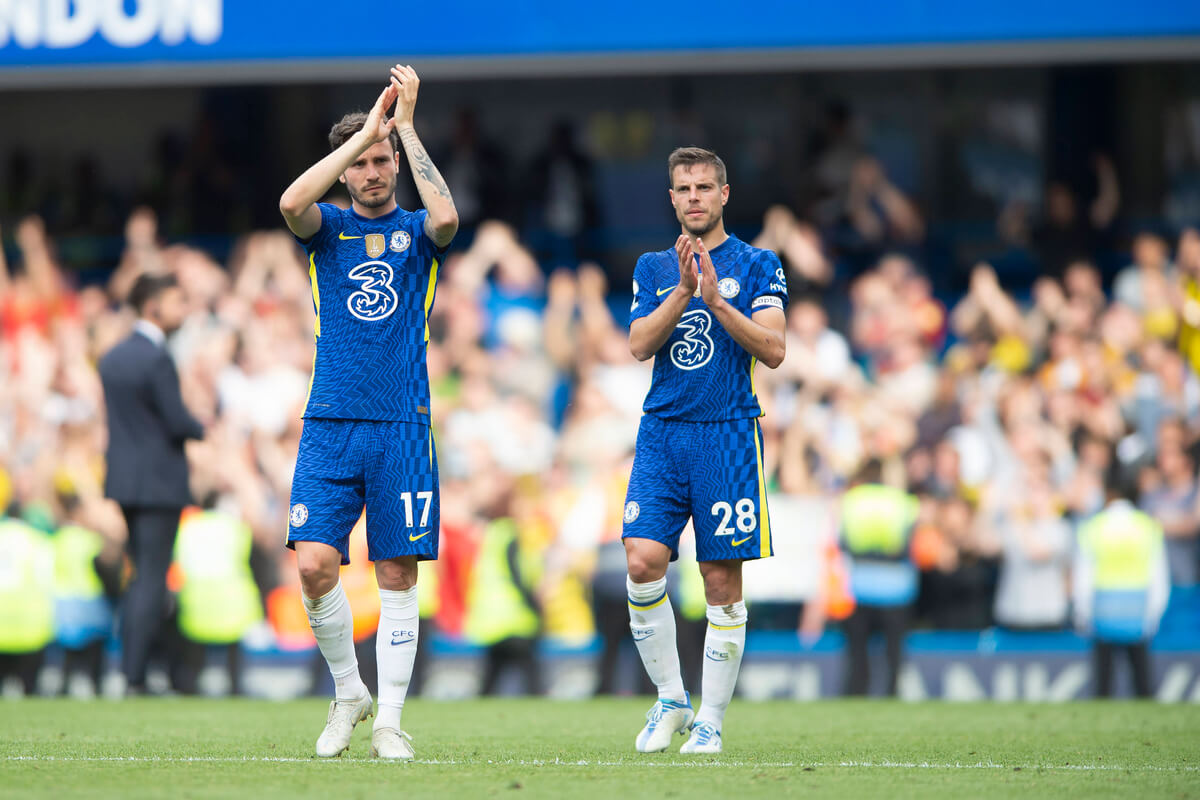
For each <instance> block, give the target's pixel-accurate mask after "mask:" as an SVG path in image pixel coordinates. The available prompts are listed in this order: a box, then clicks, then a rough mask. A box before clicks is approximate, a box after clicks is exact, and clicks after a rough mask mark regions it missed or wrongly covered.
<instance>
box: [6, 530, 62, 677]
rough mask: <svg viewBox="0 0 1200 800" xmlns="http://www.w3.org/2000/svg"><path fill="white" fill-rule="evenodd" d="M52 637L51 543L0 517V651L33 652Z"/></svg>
mask: <svg viewBox="0 0 1200 800" xmlns="http://www.w3.org/2000/svg"><path fill="white" fill-rule="evenodd" d="M53 639H54V546H53V545H52V544H51V542H50V539H49V537H48V536H47V535H46V534H44V533H42V532H41V531H39V530H38V529H36V528H34V527H33V526H31V525H28V524H26V523H24V522H21V521H20V520H15V519H0V653H13V654H17V653H35V652H37V651H38V650H41V649H42V648H43V647H45V646H46V645H48V644H49V643H50V642H51V640H53Z"/></svg>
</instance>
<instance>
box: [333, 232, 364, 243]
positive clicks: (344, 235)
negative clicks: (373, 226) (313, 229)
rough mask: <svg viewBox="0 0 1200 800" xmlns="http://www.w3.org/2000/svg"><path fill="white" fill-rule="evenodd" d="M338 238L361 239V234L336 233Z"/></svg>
mask: <svg viewBox="0 0 1200 800" xmlns="http://www.w3.org/2000/svg"><path fill="white" fill-rule="evenodd" d="M338 238H339V239H341V240H343V241H345V240H347V239H361V238H362V237H361V236H347V235H346V234H345V233H344V232H343V233H339V234H338Z"/></svg>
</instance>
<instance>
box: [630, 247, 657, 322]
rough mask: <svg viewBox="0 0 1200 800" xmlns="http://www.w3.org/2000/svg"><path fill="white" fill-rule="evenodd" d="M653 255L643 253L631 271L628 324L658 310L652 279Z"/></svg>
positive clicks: (655, 289) (653, 279) (653, 280)
mask: <svg viewBox="0 0 1200 800" xmlns="http://www.w3.org/2000/svg"><path fill="white" fill-rule="evenodd" d="M654 272H655V270H654V253H644V254H643V255H642V257H641V258H639V259H638V262H637V266H636V267H634V269H633V305H631V306H630V307H629V324H631V325H632V324H633V321H634V320H635V319H641V318H642V317H644V316H647V315H649V314H651V313H653V312H654V309H656V308H658V305H659V295H658V289H659V288H660V287H658V286H655V285H654V284H655V278H654Z"/></svg>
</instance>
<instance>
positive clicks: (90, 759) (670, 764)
mask: <svg viewBox="0 0 1200 800" xmlns="http://www.w3.org/2000/svg"><path fill="white" fill-rule="evenodd" d="M3 760H4V761H10V762H24V761H37V762H42V761H53V762H66V763H123V762H124V763H164V764H245V763H268V764H276V763H278V764H314V763H335V764H336V763H377V762H375V761H368V760H366V759H353V758H347V759H340V760H339V759H319V758H315V757H313V758H290V757H283V756H279V757H275V756H244V757H242V758H233V757H223V756H192V757H173V756H38V755H24V756H4V757H3ZM378 763H383V762H378ZM413 763H415V764H425V765H430V766H483V765H485V764H486V765H490V766H520V767H660V768H678V769H704V768H721V767H756V768H765V769H778V768H805V767H809V768H814V769H815V768H822V769H834V768H837V769H941V770H953V769H995V770H1022V771H1024V770H1030V771H1036V770H1060V771H1071V772H1200V765H1192V764H1180V765H1178V766H1169V767H1167V766H1155V765H1149V764H1143V765H1138V766H1131V765H1122V764H997V763H995V762H992V761H979V762H975V763H963V762H955V763H952V764H951V763H936V762H931V761H829V762H821V761H817V762H810V763H805V762H796V761H779V762H763V761H721V760H712V761H652V760H649V759H646V760H642V759H636V760H620V761H587V760H580V761H564V760H562V759H554V760H542V759H528V760H527V759H504V760H500V761H493V760H488V761H458V760H440V759H417V760H416V761H414V762H413Z"/></svg>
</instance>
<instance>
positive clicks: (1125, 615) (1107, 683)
mask: <svg viewBox="0 0 1200 800" xmlns="http://www.w3.org/2000/svg"><path fill="white" fill-rule="evenodd" d="M1106 488H1107V496H1108V501H1109V502H1108V505H1107V506H1106V507H1105V509H1104V511H1102V512H1100V513H1099V514H1097V515H1096V516H1094V517H1092V518H1091V519H1090V520H1088V522H1087V523H1086V524H1085V525H1084V526H1083V527H1082V528H1081V529H1080V531H1079V547H1078V550H1077V555H1076V558H1075V587H1074V600H1075V624H1076V627H1077V628H1078V630H1079V632H1080V633H1081V634H1082V635H1084V636H1088V637H1090V638H1091V639H1092V640H1093V643H1094V657H1095V675H1094V676H1093V677H1094V680H1095V691H1096V696H1097V697H1111V696H1112V689H1113V682H1112V678H1113V662H1114V659H1115V655H1116V652H1117V651H1122V652H1124V653H1125V654H1126V655H1127V656H1128V658H1129V663H1130V666H1131V668H1132V671H1133V685H1134V692H1135V693H1136V694H1137V696H1138V697H1150V693H1151V688H1150V655H1149V651H1148V649H1147V648H1148V642H1149V640H1150V638H1151V637H1152V636H1153V635H1154V633H1155V631H1157V630H1158V625H1159V622H1160V620H1161V619H1162V616H1163V611H1164V610H1165V608H1166V605H1167V595H1168V593H1169V591H1170V586H1169V583H1168V577H1167V556H1166V552H1165V550H1164V547H1163V531H1162V528H1161V527H1160V526H1159V525H1158V523H1156V522H1155V521H1154V520H1153V519H1151V518H1150V517H1148V516H1147V515H1146V514H1144V513H1142V512H1140V511H1138V510H1137V509H1135V508H1134V506H1133V504H1132V503H1131V502H1130V500H1131V499H1132V498H1133V496H1134V494H1135V492H1136V489H1135V487H1134V486H1133V485H1132V484H1131V483H1129V482H1127V481H1124V480H1123V479H1121V478H1120V477H1119V475H1118V473H1117V472H1116V471H1115V470H1114V471H1112V472H1111V473H1110V480H1109V483H1108V485H1107V487H1106Z"/></svg>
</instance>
